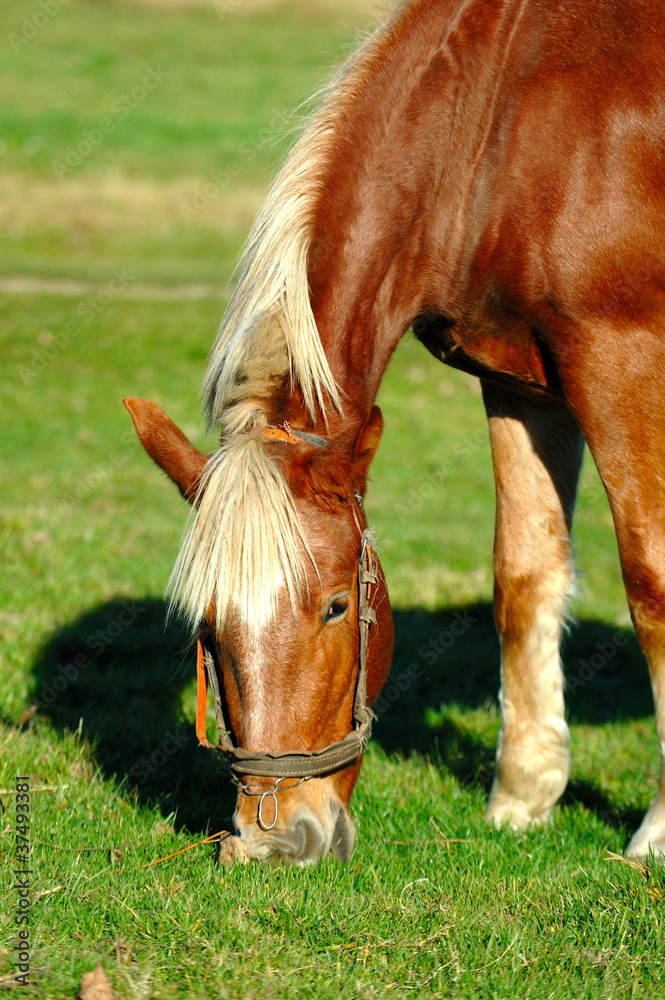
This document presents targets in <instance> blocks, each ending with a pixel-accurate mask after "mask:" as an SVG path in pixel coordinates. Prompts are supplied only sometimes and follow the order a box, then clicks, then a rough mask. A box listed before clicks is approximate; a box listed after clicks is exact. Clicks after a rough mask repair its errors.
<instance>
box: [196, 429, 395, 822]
mask: <svg viewBox="0 0 665 1000" xmlns="http://www.w3.org/2000/svg"><path fill="white" fill-rule="evenodd" d="M264 433H265V434H266V436H267V437H269V438H270V439H272V440H275V439H277V440H285V441H288V442H289V443H296V442H299V441H301V440H307V441H309V442H313V443H316V444H323V443H324V441H323V439H321V438H316V437H314V435H309V434H304V433H303V432H302V431H299V432H298V434H299V435H302V437H296V435H295V434H293V433H292V432H291V431H290V430H289V429H288V428H287V429H286V430H285V431H283V430H281V428H276V427H270V428H267V429H266V431H265V432H264ZM355 499H356V501H357V502H358V503H359V504H360V506H361V507H362V498H361V497H360V495H359V494H356V495H355ZM354 514H355V512H354ZM356 522H357V518H356ZM357 523H358V522H357ZM376 583H377V570H376V563H375V560H374V556H373V552H372V547H371V534H370V531H369V529H367V528H365V530H364V531H362V536H361V543H360V553H359V556H358V636H359V650H358V675H357V678H356V690H355V696H354V699H353V729H352V731H351V732H350V733H349V734H348V735H347V736H345V737H344V739H342V740H338V741H337V742H336V743H330V744H329V745H328V746H327V747H323V749H321V750H298V751H284V752H278V751H270V750H245V749H244V748H243V747H237V746H236V745H235V743H234V742H233V740H232V738H231V735H230V732H229V727H228V725H227V722H226V718H225V715H224V708H223V705H222V698H221V692H220V687H219V678H218V675H217V669H216V666H215V656H214V639H213V637H212V635H211V633H210V630H209V629H208V628H207V626H206V625H202V626H201V628H200V630H199V636H198V655H197V665H196V676H197V685H198V693H197V708H196V735H197V737H198V740H199V743H200V744H201V745H202V746H204V747H208V748H210V749H211V750H217V752H218V753H220V754H221V755H222V757H223V758H224V759H225V761H226V763H227V765H228V768H229V771H230V774H231V780H232V781H233V783H234V784H236V785H237V786H238V788H240V789H241V790H242V791H243V792H244V793H245V794H246V795H257V796H260V801H259V808H258V821H259V825H260V826H261V827H262V828H263V829H264V830H272V828H273V827H274V826H275V824H276V823H277V792H279V791H287V790H290V789H293V788H297V787H298V786H299V785H301V784H302V782H303V781H307V780H309V778H314V777H322V776H323V775H327V774H331V773H332V772H333V771H337V770H339V769H340V768H342V767H346V766H347V765H348V764H351V763H353V761H354V760H357V758H358V757H360V756H362V754H363V753H364V752H365V750H366V748H367V741H368V740H369V738H370V734H371V732H372V719H373V718H375V716H374V713H373V712H372V710H371V708H370V707H369V705H368V704H367V646H368V639H369V629H370V625H371V624H372V623H376V614H375V613H374V609H373V608H372V607H370V603H369V601H370V594H371V588H372V586H374V585H375V584H376ZM208 684H210V687H211V688H212V695H213V700H214V705H215V717H216V720H217V728H218V730H219V742H218V743H217V744H214V743H211V742H210V741H209V740H208V737H207V735H206V727H205V717H206V708H207V700H208ZM244 775H249V776H252V777H258V778H271V779H273V783H272V787H269V788H266V787H265V785H263V786H261V785H257V786H251V785H249V784H246V783H244V782H243V781H242V780H241V778H242V776H244ZM287 779H291V780H295V784H290V785H288V786H287V787H284V786H283V785H282V782H284V781H286V780H287ZM267 797H268V798H272V800H273V805H274V816H273V819H272V822H271V823H270V824H266V823H265V822H264V818H263V805H264V802H265V799H266V798H267Z"/></svg>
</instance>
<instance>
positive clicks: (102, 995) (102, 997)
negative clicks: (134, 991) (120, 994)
mask: <svg viewBox="0 0 665 1000" xmlns="http://www.w3.org/2000/svg"><path fill="white" fill-rule="evenodd" d="M79 1000H115V997H114V996H113V991H112V989H111V984H110V982H109V977H108V976H107V975H106V973H105V972H104V970H103V968H102V966H101V965H98V966H97V968H96V969H95V971H94V972H84V973H83V977H82V979H81V989H80V991H79Z"/></svg>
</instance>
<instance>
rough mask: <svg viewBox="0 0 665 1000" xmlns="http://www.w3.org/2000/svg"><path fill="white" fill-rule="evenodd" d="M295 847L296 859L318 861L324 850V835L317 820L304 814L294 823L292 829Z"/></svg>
mask: <svg viewBox="0 0 665 1000" xmlns="http://www.w3.org/2000/svg"><path fill="white" fill-rule="evenodd" d="M294 834H295V838H296V841H297V847H296V849H295V852H294V857H295V859H296V860H297V861H305V862H308V861H309V862H312V861H319V860H320V858H322V857H323V852H324V850H325V835H324V832H323V828H322V826H321V824H320V823H319V821H318V820H317V819H315V818H314V817H313V816H311V817H310V816H306V817H304V818H303V819H301V820H299V821H298V822H297V823H296V826H295V829H294Z"/></svg>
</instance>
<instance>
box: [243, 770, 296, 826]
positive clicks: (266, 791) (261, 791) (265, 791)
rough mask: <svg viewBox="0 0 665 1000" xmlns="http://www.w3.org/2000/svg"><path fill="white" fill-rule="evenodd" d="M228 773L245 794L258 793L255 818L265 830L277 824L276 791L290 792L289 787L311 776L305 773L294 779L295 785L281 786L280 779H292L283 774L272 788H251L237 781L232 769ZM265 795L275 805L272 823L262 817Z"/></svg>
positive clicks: (293, 786)
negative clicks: (270, 798)
mask: <svg viewBox="0 0 665 1000" xmlns="http://www.w3.org/2000/svg"><path fill="white" fill-rule="evenodd" d="M230 774H231V781H232V782H233V784H234V785H236V786H237V787H238V788H240V789H241V791H243V792H244V793H245V795H259V796H260V798H259V808H258V813H257V817H256V818H257V821H258V824H259V826H260V827H261V829H262V830H265V831H266V832H267V831H268V830H272V829H273V827H274V826H276V824H277V815H278V805H277V792H290V791H291V789H293V788H299V787H300V785H302V783H303V781H309V779H310V777H311V775H307V776H306V777H304V778H299V779H298V780H297V781H296V783H295V785H289V787H288V788H282V787H281V786H280V781H287V780H288V781H293V780H294V779H293V778H290V777H289V776H288V775H285V776H284V777H281V778H275V780H274V782H273V786H272V788H262V787H261V786H259V787H258V788H252V786H251V785H246V784H245V783H244V782H242V781H239V780H238V778H236V776H235V774H234V773H233V771H231V772H230ZM266 796H271V797H272V800H273V804H274V806H275V815H274V816H273V819H272V823H270V825H267V824H266V822H265V821H264V819H263V803H264V802H265V799H266Z"/></svg>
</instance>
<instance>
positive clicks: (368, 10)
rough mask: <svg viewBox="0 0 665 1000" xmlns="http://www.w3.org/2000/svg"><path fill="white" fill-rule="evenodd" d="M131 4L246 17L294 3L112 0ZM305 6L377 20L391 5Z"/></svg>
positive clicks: (332, 0)
mask: <svg viewBox="0 0 665 1000" xmlns="http://www.w3.org/2000/svg"><path fill="white" fill-rule="evenodd" d="M115 2H116V3H119V4H125V5H127V6H132V7H148V8H150V9H151V10H172V11H180V10H211V9H212V10H216V11H217V12H218V13H220V14H221V15H222V16H223V17H246V16H248V15H251V14H254V13H256V12H263V11H266V10H275V9H277V8H279V7H293V6H294V4H293V0H115ZM306 6H307V8H308V9H309V10H310V11H312V10H320V11H323V12H324V13H330V14H333V15H334V14H336V13H339V14H342V15H344V16H348V15H349V14H355V15H357V17H358V18H359V19H361V18H362V19H364V20H366V19H367V18H368V17H372V18H374V19H375V20H376V21H377V23H378V22H379V21H381V20H383V18H384V17H385V12H386V10H388V9H390V7H391V6H392V5H391V4H389V3H388V2H387V0H308V2H307V4H306Z"/></svg>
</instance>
